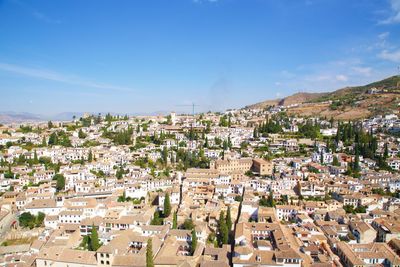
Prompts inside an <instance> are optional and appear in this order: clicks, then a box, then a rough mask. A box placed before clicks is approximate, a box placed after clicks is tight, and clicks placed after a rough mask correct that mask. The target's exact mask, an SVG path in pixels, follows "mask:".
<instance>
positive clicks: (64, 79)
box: [0, 62, 133, 92]
mask: <svg viewBox="0 0 400 267" xmlns="http://www.w3.org/2000/svg"><path fill="white" fill-rule="evenodd" d="M0 71H5V72H9V73H14V74H18V75H21V76H27V77H33V78H37V79H42V80H48V81H55V82H60V83H65V84H72V85H77V86H81V87H89V88H95V89H103V90H112V91H121V92H131V91H133V89H132V88H129V87H123V86H117V85H111V84H105V83H98V82H94V81H89V80H86V79H82V78H81V77H78V76H75V75H65V74H62V73H58V72H55V71H51V70H46V69H41V68H29V67H24V66H19V65H13V64H8V63H4V62H0Z"/></svg>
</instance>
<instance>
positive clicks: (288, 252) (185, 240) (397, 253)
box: [0, 105, 400, 267]
mask: <svg viewBox="0 0 400 267" xmlns="http://www.w3.org/2000/svg"><path fill="white" fill-rule="evenodd" d="M287 108H288V107H285V106H280V105H276V106H268V107H262V108H260V107H253V108H249V107H248V108H244V109H232V110H227V111H225V112H208V113H198V114H196V113H193V114H192V115H186V114H177V113H175V112H172V113H170V114H169V115H167V116H161V115H160V116H128V115H125V116H124V115H122V116H120V115H111V114H85V115H83V116H82V117H79V118H78V117H75V116H74V117H73V118H71V120H70V121H46V122H29V123H18V124H16V123H14V124H13V123H10V124H3V125H1V126H0V192H1V193H0V195H1V196H0V266H13V267H14V266H18V267H19V266H34V267H49V266H55V267H58V266H59V267H95V266H96V267H107V266H110V267H112V266H115V267H125V266H126V267H128V266H131V267H145V266H146V267H153V266H156V267H167V266H182V267H183V266H185V267H186V266H191V267H211V266H219V267H222V266H233V267H243V266H268V267H297V266H298V267H300V266H311V267H330V266H349V267H361V266H368V267H370V266H388V267H389V266H400V196H399V192H400V173H399V171H400V118H399V117H398V116H399V114H398V112H397V111H396V110H394V111H393V112H392V113H387V114H384V115H376V116H371V117H369V118H366V119H357V120H338V119H337V118H335V117H321V116H300V115H298V114H292V113H288V112H287Z"/></svg>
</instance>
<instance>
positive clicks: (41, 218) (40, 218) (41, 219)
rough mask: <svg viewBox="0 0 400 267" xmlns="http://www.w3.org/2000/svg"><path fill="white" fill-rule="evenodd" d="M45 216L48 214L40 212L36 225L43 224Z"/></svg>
mask: <svg viewBox="0 0 400 267" xmlns="http://www.w3.org/2000/svg"><path fill="white" fill-rule="evenodd" d="M45 217H46V215H45V214H44V213H43V212H39V213H38V215H37V216H36V218H35V226H36V227H40V226H42V224H43V221H44V218H45Z"/></svg>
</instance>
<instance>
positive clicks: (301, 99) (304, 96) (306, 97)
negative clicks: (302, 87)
mask: <svg viewBox="0 0 400 267" xmlns="http://www.w3.org/2000/svg"><path fill="white" fill-rule="evenodd" d="M325 95H326V93H306V92H302V93H296V94H294V95H291V96H288V97H285V98H279V99H273V100H265V101H263V102H260V103H256V104H253V105H250V106H247V107H246V108H252V109H254V108H266V107H269V106H290V105H294V104H300V103H305V102H309V101H312V100H313V99H316V98H320V97H323V96H325Z"/></svg>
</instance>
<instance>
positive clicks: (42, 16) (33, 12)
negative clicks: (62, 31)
mask: <svg viewBox="0 0 400 267" xmlns="http://www.w3.org/2000/svg"><path fill="white" fill-rule="evenodd" d="M0 1H1V0H0ZM12 2H13V3H15V4H17V5H18V6H20V7H21V8H22V9H24V10H25V11H26V12H27V13H30V15H31V16H33V17H34V18H35V19H37V20H40V21H42V22H45V23H50V24H60V23H61V20H59V19H54V18H51V17H49V16H48V15H46V14H44V13H43V12H40V11H38V10H37V9H35V8H33V7H31V6H30V5H28V4H27V3H25V2H24V1H20V0H12Z"/></svg>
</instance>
